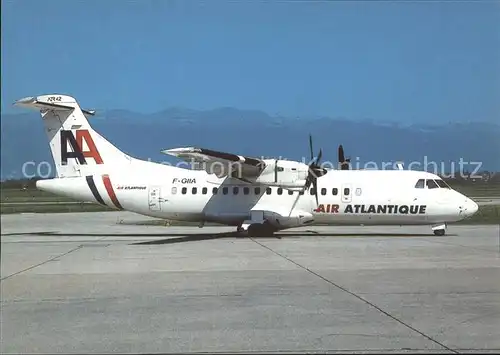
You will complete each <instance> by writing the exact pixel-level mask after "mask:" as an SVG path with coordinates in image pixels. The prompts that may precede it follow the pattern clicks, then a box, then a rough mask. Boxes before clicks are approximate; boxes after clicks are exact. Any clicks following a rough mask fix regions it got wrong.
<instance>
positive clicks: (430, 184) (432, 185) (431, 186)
mask: <svg viewBox="0 0 500 355" xmlns="http://www.w3.org/2000/svg"><path fill="white" fill-rule="evenodd" d="M427 188H428V189H438V188H439V186H438V184H436V182H435V181H434V180H427Z"/></svg>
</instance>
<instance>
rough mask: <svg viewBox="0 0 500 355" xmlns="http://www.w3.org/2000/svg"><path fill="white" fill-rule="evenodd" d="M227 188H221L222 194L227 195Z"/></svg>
mask: <svg viewBox="0 0 500 355" xmlns="http://www.w3.org/2000/svg"><path fill="white" fill-rule="evenodd" d="M227 190H228V189H227V187H223V188H222V193H223V194H224V195H227Z"/></svg>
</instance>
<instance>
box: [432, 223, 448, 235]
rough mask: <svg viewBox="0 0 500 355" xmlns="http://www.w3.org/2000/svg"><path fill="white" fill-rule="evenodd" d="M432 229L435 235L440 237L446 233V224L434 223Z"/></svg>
mask: <svg viewBox="0 0 500 355" xmlns="http://www.w3.org/2000/svg"><path fill="white" fill-rule="evenodd" d="M432 231H433V232H434V235H437V236H439V237H442V236H443V235H445V234H446V224H445V223H443V224H436V225H434V226H432Z"/></svg>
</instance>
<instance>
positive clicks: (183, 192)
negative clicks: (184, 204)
mask: <svg viewBox="0 0 500 355" xmlns="http://www.w3.org/2000/svg"><path fill="white" fill-rule="evenodd" d="M187 190H188V189H187V187H183V188H182V194H183V195H185V194H186V192H187Z"/></svg>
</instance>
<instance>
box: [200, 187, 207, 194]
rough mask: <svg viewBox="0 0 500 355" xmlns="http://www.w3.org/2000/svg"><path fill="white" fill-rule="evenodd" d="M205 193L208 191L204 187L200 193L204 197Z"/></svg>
mask: <svg viewBox="0 0 500 355" xmlns="http://www.w3.org/2000/svg"><path fill="white" fill-rule="evenodd" d="M207 191H208V189H207V188H206V187H204V188H203V189H201V193H202V194H203V195H206V194H207Z"/></svg>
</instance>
